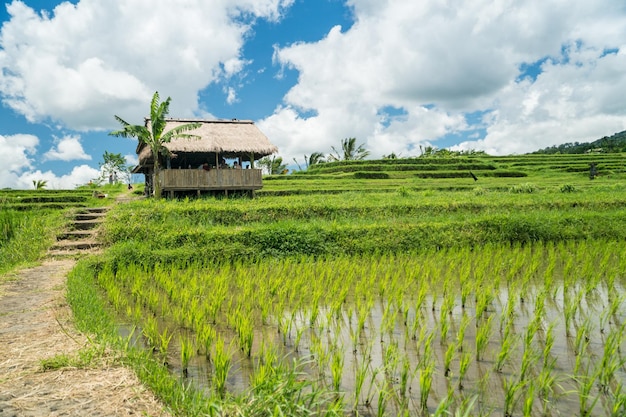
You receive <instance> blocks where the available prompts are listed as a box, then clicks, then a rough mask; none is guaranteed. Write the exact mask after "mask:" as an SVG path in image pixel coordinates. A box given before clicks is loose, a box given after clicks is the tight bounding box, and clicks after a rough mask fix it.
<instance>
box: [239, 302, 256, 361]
mask: <svg viewBox="0 0 626 417" xmlns="http://www.w3.org/2000/svg"><path fill="white" fill-rule="evenodd" d="M235 330H236V332H237V338H238V340H239V348H240V349H241V350H242V351H243V354H244V355H246V356H247V357H250V355H251V354H252V344H253V342H254V327H253V324H252V321H251V319H250V318H249V317H248V316H247V315H246V314H244V313H239V312H238V314H237V315H236V318H235Z"/></svg>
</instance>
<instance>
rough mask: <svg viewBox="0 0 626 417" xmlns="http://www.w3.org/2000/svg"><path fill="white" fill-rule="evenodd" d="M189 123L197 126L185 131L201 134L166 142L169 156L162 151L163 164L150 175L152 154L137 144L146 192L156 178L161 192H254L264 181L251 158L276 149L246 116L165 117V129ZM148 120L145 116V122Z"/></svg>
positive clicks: (152, 161)
mask: <svg viewBox="0 0 626 417" xmlns="http://www.w3.org/2000/svg"><path fill="white" fill-rule="evenodd" d="M187 123H200V127H198V128H197V129H195V130H192V131H189V132H187V133H188V134H190V135H195V136H198V137H199V138H176V139H173V140H172V141H171V142H169V143H165V144H164V146H165V147H166V148H167V149H168V150H169V152H170V155H169V156H161V159H160V161H159V162H160V166H161V167H162V169H161V170H160V172H159V173H158V176H157V177H156V178H154V159H153V156H152V152H151V151H150V148H149V147H148V146H147V145H146V144H144V143H142V142H140V143H139V144H138V145H137V155H138V156H139V165H137V166H136V167H135V168H134V169H133V172H134V173H143V174H145V178H146V190H147V191H146V192H147V193H151V192H152V181H153V178H154V180H155V181H160V185H161V190H162V192H163V193H164V195H169V196H170V197H173V196H174V195H176V194H177V193H189V192H192V191H193V192H196V193H197V194H198V195H199V194H201V193H202V192H203V191H207V192H209V191H210V192H214V191H223V192H225V193H226V194H228V192H229V191H246V192H249V193H251V194H252V193H253V192H254V190H258V189H260V188H261V187H262V186H263V184H262V180H261V170H260V169H257V168H255V161H256V160H258V159H260V158H262V157H264V156H267V155H271V154H273V153H275V152H277V151H278V148H277V147H276V146H274V145H272V144H271V143H270V141H269V139H268V138H267V137H266V136H265V135H264V134H263V133H262V132H261V131H260V130H259V129H258V128H257V127H256V126H255V125H254V123H253V122H252V121H250V120H237V119H233V120H189V119H168V120H167V125H166V127H165V130H164V132H167V131H168V130H170V129H173V128H175V127H176V126H180V125H183V124H187ZM149 124H150V121H149V120H146V126H148V127H149Z"/></svg>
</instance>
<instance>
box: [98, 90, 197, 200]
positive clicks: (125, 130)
mask: <svg viewBox="0 0 626 417" xmlns="http://www.w3.org/2000/svg"><path fill="white" fill-rule="evenodd" d="M171 100H172V99H171V98H170V97H168V98H167V99H166V100H165V101H163V102H160V98H159V92H158V91H157V92H155V93H154V95H153V96H152V102H151V104H150V128H149V129H148V126H147V124H146V125H145V126H141V125H131V124H130V123H128V122H126V121H125V120H124V119H122V118H121V117H119V116H117V115H116V116H115V120H117V121H118V122H119V123H120V124H121V125H122V128H121V129H120V130H115V131H113V132H110V133H109V135H111V136H117V137H123V138H137V140H139V142H142V143H145V144H146V145H147V146H148V147H149V148H150V151H151V152H152V158H153V159H154V171H153V181H152V183H153V184H154V198H156V199H158V198H161V184H160V183H159V181H158V176H159V172H160V170H161V164H160V161H159V159H160V158H159V157H160V156H161V155H163V156H166V155H169V150H168V149H167V148H166V147H165V144H166V143H169V142H171V140H172V139H175V138H196V139H197V138H199V136H197V135H190V134H186V133H184V132H188V131H190V130H194V129H197V128H198V127H200V123H186V124H184V125H180V126H177V127H175V128H173V129H171V130H168V131H167V132H163V131H164V130H165V126H166V124H167V114H168V113H169V108H170V101H171Z"/></svg>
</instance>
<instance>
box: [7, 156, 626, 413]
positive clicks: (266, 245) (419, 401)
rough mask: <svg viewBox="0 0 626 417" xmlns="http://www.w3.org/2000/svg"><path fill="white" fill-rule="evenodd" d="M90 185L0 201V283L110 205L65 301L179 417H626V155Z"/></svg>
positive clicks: (400, 162)
mask: <svg viewBox="0 0 626 417" xmlns="http://www.w3.org/2000/svg"><path fill="white" fill-rule="evenodd" d="M592 166H593V170H595V171H594V173H593V174H594V175H591V177H592V178H590V167H592ZM105 188H106V189H105V190H104V192H105V193H107V194H108V197H107V198H105V199H102V200H100V201H93V200H94V199H93V197H92V191H93V190H92V189H91V188H89V187H82V188H79V189H77V190H73V191H56V192H53V191H46V190H33V191H16V190H4V191H0V205H1V206H2V213H1V215H0V259H2V265H1V266H0V269H1V271H0V272H2V273H6V272H7V271H11V270H14V269H15V268H17V267H18V266H21V265H24V264H25V263H31V264H32V263H33V262H36V261H38V260H41V259H42V258H43V257H44V256H45V254H46V251H47V249H48V247H49V246H51V245H52V243H53V241H54V239H55V236H56V235H58V234H59V233H61V231H62V230H64V228H66V227H67V222H68V220H67V219H68V216H69V214H70V213H74V212H75V211H76V210H79V209H81V208H84V207H88V206H93V205H95V204H109V205H110V209H109V211H108V214H107V215H106V217H105V219H104V221H103V222H102V224H101V225H100V227H99V232H98V234H97V239H98V243H99V244H101V245H102V249H101V250H100V252H99V253H97V254H94V255H87V256H83V257H81V259H79V260H78V262H77V264H76V266H75V267H74V268H73V270H72V271H71V272H70V273H69V275H68V278H67V300H68V303H69V304H70V306H71V308H72V311H73V314H74V319H75V323H76V326H77V327H78V329H79V330H80V331H81V332H84V333H85V334H87V335H89V338H90V339H91V341H92V343H93V344H94V346H102V347H103V348H102V349H101V350H99V349H94V351H96V352H99V351H105V350H114V351H116V352H118V353H117V356H118V357H119V358H120V359H119V361H121V362H122V363H123V364H124V365H126V366H127V367H129V368H131V369H133V370H134V371H135V373H136V374H137V376H138V378H139V379H140V380H141V381H142V382H143V384H145V385H146V386H148V387H149V389H150V390H151V391H152V392H153V393H154V394H155V395H156V397H158V398H159V399H160V401H161V402H162V403H163V405H164V407H165V409H166V410H167V411H168V412H169V413H171V414H172V415H183V416H203V415H231V416H254V415H302V416H305V415H306V416H309V415H342V416H343V415H347V416H351V415H352V416H383V415H385V416H395V415H407V416H408V415H416V416H431V415H434V416H504V417H508V416H569V415H579V416H624V415H626V387H624V383H625V382H626V356H625V355H626V334H625V326H626V310H625V304H624V303H625V301H626V256H623V254H624V253H626V199H625V196H626V158H625V157H624V153H619V152H618V153H584V154H528V155H516V156H499V157H494V156H489V155H485V154H482V153H466V154H461V155H459V154H445V155H441V154H433V155H422V156H420V157H412V158H388V159H380V160H359V161H336V162H326V163H322V164H315V165H310V166H309V167H308V168H307V169H305V170H302V171H299V172H295V173H292V174H291V175H269V176H265V177H264V178H263V188H262V189H260V190H257V191H256V192H255V197H254V198H249V197H248V196H237V195H229V196H228V197H224V196H221V195H216V196H215V195H204V196H201V197H198V198H193V197H181V198H168V199H160V200H156V199H150V198H148V199H144V198H138V199H134V200H131V201H127V202H124V203H119V204H113V200H114V197H115V196H116V195H118V194H120V193H123V192H125V191H126V190H125V188H124V187H123V186H115V185H114V186H106V187H105ZM136 188H139V190H136V192H137V196H139V195H141V186H139V187H136ZM35 237H38V238H37V239H35ZM32 242H38V243H37V244H32ZM49 256H50V255H49ZM54 256H57V257H62V256H63V255H54ZM0 282H1V281H0ZM0 288H1V287H0ZM1 294H2V293H0V297H1ZM59 353H61V352H59ZM95 356H97V354H95ZM70 359H71V358H70ZM92 360H95V359H92ZM72 363H73V362H72V360H68V361H66V362H63V363H61V364H57V365H54V366H53V365H51V364H50V363H49V362H46V363H42V368H44V369H45V368H46V367H45V366H44V365H47V366H48V367H63V366H74V365H72ZM42 372H47V371H45V370H42Z"/></svg>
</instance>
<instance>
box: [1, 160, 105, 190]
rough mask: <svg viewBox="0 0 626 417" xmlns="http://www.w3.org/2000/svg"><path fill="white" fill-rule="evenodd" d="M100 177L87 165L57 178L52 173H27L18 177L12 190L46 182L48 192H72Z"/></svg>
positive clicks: (96, 171) (98, 173)
mask: <svg viewBox="0 0 626 417" xmlns="http://www.w3.org/2000/svg"><path fill="white" fill-rule="evenodd" d="M99 176H100V171H98V170H97V169H94V168H92V167H90V166H88V165H80V166H75V167H73V168H72V170H71V172H69V173H68V174H65V175H61V176H58V175H56V174H55V173H54V172H52V171H44V172H42V171H40V170H36V171H29V172H25V173H23V174H22V175H20V176H19V177H18V178H17V179H16V182H15V184H14V185H13V187H14V188H18V189H31V188H33V181H40V180H41V181H46V188H47V189H49V190H72V189H74V188H76V187H78V186H80V185H85V184H88V183H89V181H91V180H94V179H96V178H98V177H99Z"/></svg>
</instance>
